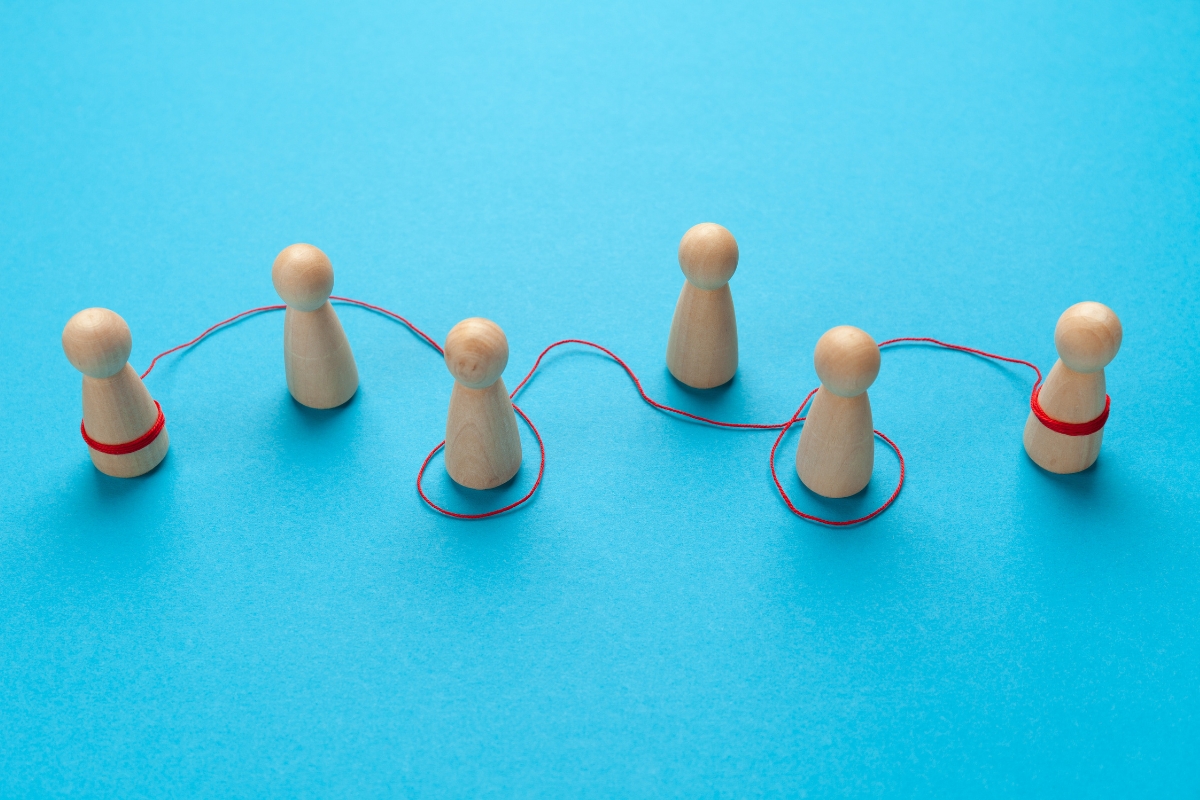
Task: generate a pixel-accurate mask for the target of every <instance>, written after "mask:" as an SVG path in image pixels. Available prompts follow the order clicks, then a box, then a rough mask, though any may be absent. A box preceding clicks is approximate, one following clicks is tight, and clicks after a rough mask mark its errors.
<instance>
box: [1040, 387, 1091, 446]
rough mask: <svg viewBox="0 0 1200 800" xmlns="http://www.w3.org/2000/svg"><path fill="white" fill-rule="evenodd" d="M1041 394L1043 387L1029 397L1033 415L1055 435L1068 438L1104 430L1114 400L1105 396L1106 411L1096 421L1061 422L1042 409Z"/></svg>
mask: <svg viewBox="0 0 1200 800" xmlns="http://www.w3.org/2000/svg"><path fill="white" fill-rule="evenodd" d="M1041 393H1042V387H1041V386H1034V387H1033V393H1032V394H1031V395H1029V408H1030V409H1032V411H1033V415H1034V416H1035V417H1037V418H1038V422H1040V423H1042V424H1043V425H1045V426H1046V427H1047V428H1049V429H1050V430H1052V431H1054V432H1055V433H1061V434H1064V435H1066V436H1090V435H1092V434H1093V433H1095V432H1096V431H1098V430H1100V429H1101V428H1103V427H1104V423H1106V422H1108V409H1109V406H1110V405H1111V404H1112V398H1111V397H1109V396H1108V395H1104V410H1103V411H1101V412H1100V416H1098V417H1096V418H1095V419H1093V420H1089V421H1087V422H1061V421H1059V420H1057V419H1054V418H1053V417H1051V416H1050V415H1049V414H1047V413H1046V411H1045V409H1043V408H1042V404H1041V401H1039V400H1038V395H1040V394H1041Z"/></svg>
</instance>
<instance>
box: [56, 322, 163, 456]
mask: <svg viewBox="0 0 1200 800" xmlns="http://www.w3.org/2000/svg"><path fill="white" fill-rule="evenodd" d="M62 345H63V352H64V353H66V354H67V360H68V361H70V362H71V364H72V365H73V366H74V367H75V369H77V370H79V371H80V372H82V373H83V425H84V428H85V429H86V430H87V433H88V436H90V437H91V438H92V439H94V440H95V441H97V442H103V443H104V444H124V443H126V442H132V441H133V440H134V439H137V438H138V437H140V436H143V435H144V434H145V433H146V432H147V431H149V430H150V428H151V427H152V426H153V425H154V423H155V422H156V421H157V420H158V409H157V408H156V407H155V405H154V399H153V398H152V397H150V392H148V391H147V390H146V387H145V385H143V384H142V379H141V378H139V377H138V374H137V373H136V372H134V371H133V367H131V366H129V352H130V350H132V349H133V337H132V336H131V335H130V333H129V326H128V325H126V324H125V320H123V319H121V317H120V315H119V314H117V313H116V312H114V311H109V310H108V309H107V308H85V309H84V310H83V311H80V312H79V313H78V314H76V315H75V316H73V317H71V319H70V321H68V322H67V325H66V327H65V328H63V334H62ZM169 445H170V440H169V439H168V438H167V429H166V428H165V427H164V428H163V429H162V431H161V432H160V433H159V434H158V436H157V437H156V438H155V439H154V441H152V442H151V443H150V444H148V445H146V446H145V447H143V448H142V449H141V450H138V451H136V452H133V453H125V454H123V455H112V454H110V453H101V452H100V451H98V450H93V449H92V448H91V447H90V446H89V447H88V453H89V454H90V455H91V457H92V463H93V464H95V465H96V469H98V470H100V471H101V472H103V473H104V474H105V475H112V476H113V477H114V478H133V477H136V476H138V475H144V474H145V473H147V472H149V471H150V470H152V469H154V468H155V467H157V466H158V465H159V463H160V462H161V461H162V460H163V457H164V456H166V454H167V447H168V446H169Z"/></svg>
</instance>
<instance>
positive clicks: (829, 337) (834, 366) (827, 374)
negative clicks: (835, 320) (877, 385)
mask: <svg viewBox="0 0 1200 800" xmlns="http://www.w3.org/2000/svg"><path fill="white" fill-rule="evenodd" d="M813 364H814V365H815V366H816V368H817V377H818V378H820V379H821V385H823V386H824V387H825V388H826V389H828V390H829V391H831V392H833V393H834V394H836V395H838V396H840V397H854V396H856V395H860V394H862V393H863V392H865V391H866V390H867V387H869V386H870V385H871V384H872V383H874V382H875V378H876V377H877V376H878V375H879V346H878V345H877V344H875V340H874V339H872V338H871V336H870V334H868V333H867V332H866V331H864V330H862V329H860V328H855V327H854V326H852V325H839V326H837V327H836V328H830V329H829V330H827V331H825V334H824V335H823V336H822V337H821V338H820V339H818V340H817V349H816V350H815V351H814V352H813Z"/></svg>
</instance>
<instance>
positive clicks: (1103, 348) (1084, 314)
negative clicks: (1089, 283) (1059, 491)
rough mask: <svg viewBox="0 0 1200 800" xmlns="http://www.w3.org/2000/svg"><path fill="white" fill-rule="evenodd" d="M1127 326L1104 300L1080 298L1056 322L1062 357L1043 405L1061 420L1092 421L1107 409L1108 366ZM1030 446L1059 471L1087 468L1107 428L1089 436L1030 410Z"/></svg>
mask: <svg viewBox="0 0 1200 800" xmlns="http://www.w3.org/2000/svg"><path fill="white" fill-rule="evenodd" d="M1123 337H1124V331H1123V329H1122V327H1121V320H1120V319H1118V318H1117V315H1116V313H1114V312H1113V310H1112V309H1111V308H1109V307H1108V306H1106V305H1104V304H1103V303H1096V302H1091V301H1086V302H1083V303H1076V304H1075V305H1073V306H1071V307H1070V308H1068V309H1067V310H1066V311H1064V312H1063V313H1062V316H1060V317H1059V318H1058V324H1057V325H1056V326H1055V328H1054V347H1055V349H1056V350H1058V355H1059V359H1058V361H1057V362H1056V363H1055V364H1054V367H1053V368H1052V369H1051V370H1050V374H1049V375H1047V376H1046V382H1045V383H1044V384H1042V388H1041V393H1040V394H1039V395H1038V401H1039V402H1040V403H1041V406H1042V410H1043V411H1045V412H1046V413H1047V414H1048V415H1050V417H1051V418H1053V419H1056V420H1058V421H1060V422H1089V421H1091V420H1093V419H1095V418H1096V417H1098V416H1100V413H1101V412H1102V411H1104V396H1105V393H1106V391H1107V389H1106V382H1105V379H1104V368H1105V367H1106V366H1108V364H1109V363H1110V362H1111V361H1112V360H1113V359H1114V358H1116V356H1117V352H1118V351H1119V350H1120V349H1121V340H1122V338H1123ZM1023 438H1024V442H1025V452H1026V453H1028V454H1029V457H1030V458H1031V459H1033V461H1034V463H1036V464H1037V465H1038V466H1039V467H1041V468H1042V469H1045V470H1048V471H1050V472H1057V473H1059V474H1069V473H1072V472H1082V471H1083V470H1085V469H1087V468H1088V467H1090V466H1091V465H1092V464H1094V463H1096V458H1097V457H1098V456H1099V455H1100V445H1101V443H1102V442H1103V441H1104V430H1103V429H1100V430H1098V431H1096V432H1095V433H1091V434H1088V435H1087V436H1067V435H1066V434H1064V433H1058V432H1057V431H1052V430H1050V429H1049V428H1047V427H1046V426H1045V425H1043V424H1042V423H1041V421H1040V420H1038V418H1037V416H1036V415H1035V414H1034V413H1033V412H1032V411H1030V412H1029V418H1028V419H1027V420H1025V435H1024V437H1023Z"/></svg>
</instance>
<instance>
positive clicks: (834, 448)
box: [796, 386, 875, 497]
mask: <svg viewBox="0 0 1200 800" xmlns="http://www.w3.org/2000/svg"><path fill="white" fill-rule="evenodd" d="M873 428H874V424H873V423H872V421H871V401H870V400H869V399H867V393H866V392H863V393H862V394H859V395H855V396H854V397H839V396H838V395H836V394H834V393H833V392H831V391H829V390H828V389H826V388H825V387H824V386H822V387H821V388H819V389H818V390H817V394H816V396H815V397H813V401H812V405H811V406H810V407H809V410H808V418H807V419H806V420H805V421H804V428H803V429H801V431H800V444H799V445H798V446H797V447H796V474H797V475H798V476H799V477H800V480H801V481H802V482H803V483H804V485H805V486H807V487H808V488H809V489H812V490H813V491H814V492H816V493H817V494H819V495H821V496H822V497H849V496H850V495H852V494H857V493H858V492H861V491H862V490H863V489H864V488H865V487H866V485H867V484H868V483H869V482H870V480H871V470H872V469H873V468H874V467H875V441H874V435H873V433H872V430H873Z"/></svg>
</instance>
